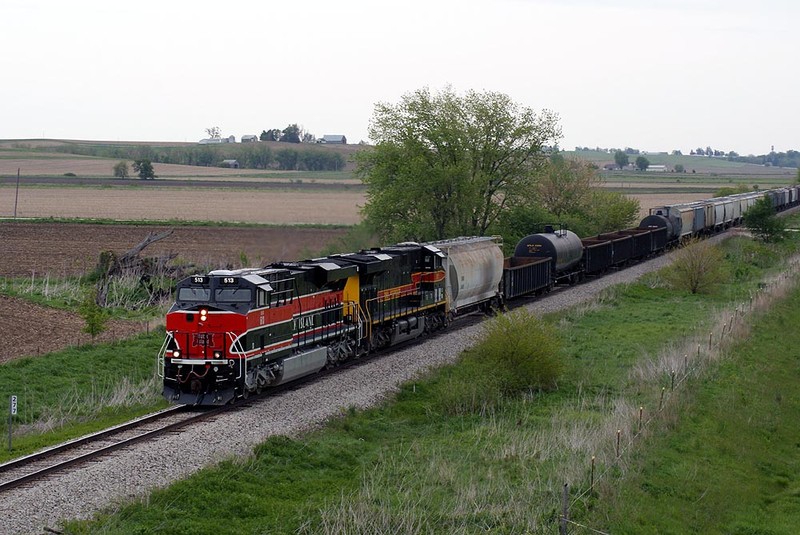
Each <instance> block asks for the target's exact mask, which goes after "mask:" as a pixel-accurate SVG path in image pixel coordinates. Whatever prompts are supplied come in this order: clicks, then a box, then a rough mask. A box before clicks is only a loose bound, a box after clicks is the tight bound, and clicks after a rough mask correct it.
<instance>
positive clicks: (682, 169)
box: [675, 163, 686, 173]
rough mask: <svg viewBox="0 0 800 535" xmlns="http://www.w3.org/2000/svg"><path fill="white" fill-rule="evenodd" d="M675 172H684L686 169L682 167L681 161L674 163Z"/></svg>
mask: <svg viewBox="0 0 800 535" xmlns="http://www.w3.org/2000/svg"><path fill="white" fill-rule="evenodd" d="M675 172H676V173H684V172H686V169H685V168H684V167H683V164H682V163H676V164H675Z"/></svg>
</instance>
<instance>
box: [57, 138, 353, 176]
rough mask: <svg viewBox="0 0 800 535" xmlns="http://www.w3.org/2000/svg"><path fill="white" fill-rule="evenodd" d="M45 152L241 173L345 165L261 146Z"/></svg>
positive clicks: (307, 152)
mask: <svg viewBox="0 0 800 535" xmlns="http://www.w3.org/2000/svg"><path fill="white" fill-rule="evenodd" d="M47 150H48V151H55V152H62V153H68V154H80V155H84V156H96V157H101V158H114V159H118V160H134V161H149V162H152V163H171V164H179V165H197V166H203V167H214V166H219V165H221V164H222V161H223V160H236V161H238V162H239V166H240V167H241V168H245V169H280V170H288V171H341V170H342V169H344V167H345V165H346V163H347V161H346V160H345V158H344V156H342V154H340V153H338V152H335V151H332V150H327V149H324V148H321V147H320V148H316V147H314V148H312V147H304V148H294V147H287V148H281V149H278V150H273V149H272V148H271V147H269V146H267V145H265V144H262V143H244V144H241V143H230V144H220V145H196V146H194V145H192V146H186V145H183V146H175V147H169V146H154V145H91V144H82V143H70V144H67V145H61V146H58V147H48V149H47Z"/></svg>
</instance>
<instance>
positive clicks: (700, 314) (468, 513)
mask: <svg viewBox="0 0 800 535" xmlns="http://www.w3.org/2000/svg"><path fill="white" fill-rule="evenodd" d="M723 247H724V250H725V253H726V255H727V258H728V260H727V264H728V269H729V274H730V277H729V282H728V283H727V284H725V285H724V286H723V287H722V288H720V289H719V291H718V292H717V293H715V294H713V295H710V296H697V295H691V294H687V293H681V292H676V291H673V290H670V289H669V288H667V287H665V286H664V284H663V282H662V281H663V277H662V276H660V275H658V274H656V275H651V276H647V277H645V279H644V280H643V281H641V282H638V283H635V284H631V285H626V286H622V287H619V288H615V289H612V290H610V291H607V292H605V293H604V294H603V295H602V297H601V298H599V299H597V300H595V301H594V302H592V303H590V304H588V305H585V306H581V307H578V308H577V309H575V310H571V311H568V312H565V313H561V314H556V315H553V316H551V317H549V318H548V319H547V321H548V322H549V323H550V324H551V325H552V326H553V327H554V328H556V329H557V330H558V332H559V333H561V338H562V344H563V349H562V355H563V359H564V363H565V365H566V368H567V370H566V372H565V375H564V377H563V378H562V380H561V381H560V383H559V387H558V389H557V390H555V391H552V392H549V393H543V392H538V391H534V392H529V393H528V394H526V395H524V396H516V397H507V398H504V399H501V400H500V401H499V402H498V403H488V404H481V403H480V402H478V403H473V404H470V403H467V404H461V405H454V404H453V403H452V399H453V392H454V390H457V389H462V391H463V392H464V393H465V394H466V395H468V396H474V395H476V391H475V390H474V389H472V388H471V387H472V385H473V384H474V382H475V381H476V380H477V379H478V378H476V377H472V376H470V375H469V371H468V370H467V371H465V368H464V367H458V366H456V367H448V368H444V369H442V370H440V371H438V372H436V373H434V374H433V375H432V376H431V377H430V378H429V379H425V380H421V381H419V382H416V383H415V384H407V385H404V386H403V387H402V388H401V389H400V391H399V393H398V394H397V396H396V398H395V399H394V400H392V401H391V402H389V403H387V404H386V405H385V406H383V407H379V408H376V409H372V410H368V411H363V412H359V411H352V410H351V411H348V412H347V414H343V416H342V418H340V419H337V420H334V421H332V422H330V423H329V424H328V425H327V426H326V427H325V428H324V429H322V430H320V431H317V432H314V433H311V434H309V435H307V436H304V437H299V438H294V439H290V438H286V437H275V438H272V439H270V440H268V441H267V442H265V443H264V444H263V445H261V446H259V447H258V448H257V449H256V452H255V455H254V456H253V457H252V458H249V459H245V460H237V461H228V462H225V463H222V465H221V466H219V467H217V468H212V469H206V470H203V471H201V472H200V473H199V474H197V475H195V476H194V477H192V478H190V479H188V480H187V481H183V482H179V483H177V484H175V485H173V486H172V487H170V488H168V489H166V490H163V491H158V492H155V493H154V494H153V495H152V496H151V497H149V498H148V499H147V503H146V504H144V503H139V504H132V505H130V506H127V507H124V508H122V510H121V511H119V512H117V513H115V514H112V515H109V516H106V515H103V516H101V517H99V519H98V520H96V521H95V522H94V523H90V524H83V523H75V524H71V525H70V527H69V529H70V530H71V532H94V531H102V530H105V531H106V532H115V533H116V532H119V533H129V532H147V531H150V530H155V529H159V530H170V531H177V532H184V533H189V532H191V533H215V532H221V531H236V532H278V533H284V532H328V533H343V532H346V533H359V532H360V533H373V532H403V533H405V532H456V533H466V532H477V531H493V532H499V533H521V532H548V533H551V532H553V531H554V530H555V529H556V528H555V526H556V521H557V518H558V514H559V511H560V492H561V488H562V485H563V483H564V482H568V483H569V484H570V485H571V486H572V496H573V500H574V502H575V503H574V504H573V507H572V509H571V512H572V514H573V517H575V518H578V519H581V520H585V521H586V522H590V521H591V522H593V523H594V527H597V528H600V529H603V528H606V529H612V528H615V527H616V526H618V525H621V524H616V523H614V522H606V521H603V522H599V521H598V520H597V518H595V517H592V516H590V515H591V514H593V512H595V511H600V510H602V508H603V507H609V508H612V507H613V505H607V502H606V501H603V500H606V499H608V500H609V502H608V503H610V498H606V496H608V489H610V488H613V487H619V486H621V485H625V484H626V481H628V480H632V478H633V477H635V474H633V472H634V469H633V468H632V464H633V463H634V462H636V461H637V460H638V459H639V458H640V457H641V458H642V459H645V460H647V459H650V458H651V455H650V453H649V448H650V445H651V444H658V441H659V440H662V441H668V440H669V437H671V436H673V434H672V432H671V426H669V425H666V424H664V423H663V421H662V418H655V414H656V413H657V411H658V407H659V405H660V404H661V403H662V398H661V396H662V395H663V394H662V392H664V390H662V389H664V388H666V390H667V392H668V391H669V386H670V381H671V371H672V370H676V369H677V370H679V381H678V383H679V386H678V388H677V390H676V392H679V393H680V395H670V394H669V392H668V394H667V397H666V403H667V405H669V406H670V407H674V406H677V405H678V401H677V399H680V400H683V401H682V403H685V404H686V405H687V406H689V407H691V404H690V403H689V402H688V401H689V399H690V398H691V397H692V396H693V394H692V393H693V392H698V394H697V396H698V399H702V396H703V395H704V392H706V391H707V390H708V389H714V388H718V387H719V386H718V380H719V378H720V377H722V378H724V377H725V373H726V370H725V369H726V367H727V366H733V367H734V368H733V369H740V370H746V369H747V364H746V361H742V360H739V359H738V358H736V357H735V356H736V355H737V354H738V350H732V351H730V355H729V357H728V358H727V359H725V360H724V362H725V364H724V365H723V367H722V368H718V367H717V365H716V364H715V362H716V360H715V359H717V358H719V357H720V355H721V354H722V353H721V351H720V349H719V348H720V344H721V343H722V342H721V341H720V336H719V332H720V325H721V324H725V325H728V324H733V320H731V319H730V317H729V315H725V314H721V313H720V312H719V311H720V310H725V309H730V308H731V307H733V306H735V305H737V304H739V305H741V303H742V302H748V299H749V297H750V296H751V295H752V293H753V292H756V291H757V290H758V288H759V284H760V281H761V280H762V279H763V278H764V277H765V276H767V275H768V274H770V273H774V272H775V271H776V270H778V269H781V268H782V267H781V266H780V261H779V256H780V255H781V254H788V253H789V252H794V251H795V249H796V244H795V243H792V244H790V245H789V244H787V245H784V246H783V247H781V248H766V247H762V246H756V245H754V244H753V243H752V242H750V241H749V240H747V239H744V238H735V239H732V240H730V241H729V242H728V243H726V244H725V245H724V246H723ZM798 301H800V298H798V297H797V296H795V297H794V298H793V300H792V301H790V302H789V303H790V304H789V305H786V306H788V307H789V308H786V309H783V308H782V309H780V313H779V314H778V315H777V316H770V317H768V318H767V319H766V320H763V321H765V323H763V325H768V322H770V321H777V322H780V321H782V320H781V319H780V318H781V314H782V313H786V314H788V313H789V312H788V310H792V311H793V312H792V314H795V315H796V314H798V313H799V312H797V309H798V306H800V305H799V304H798ZM737 317H739V316H738V315H737ZM756 319H757V318H756ZM737 321H738V320H737ZM761 325H762V324H759V327H758V328H759V329H761V328H763V327H761ZM709 331H715V332H716V333H717V335H715V336H712V339H713V340H712V343H710V344H709V347H710V348H711V349H708V348H706V346H705V344H706V340H708V338H709V335H708V333H709ZM736 332H737V331H734V332H733V334H731V335H729V336H728V337H727V338H726V339H725V340H726V341H725V343H732V341H733V340H734V335H735V334H736ZM695 336H697V337H698V338H696V339H695ZM784 340H786V338H785V337H784ZM687 341H688V346H686V345H684V344H685V343H687ZM698 343H701V344H702V345H703V349H702V351H698V352H697V354H695V353H694V351H693V350H692V351H689V350H688V349H687V347H690V348H694V346H695V345H696V344H698ZM737 347H738V346H737ZM685 355H686V356H685ZM711 357H713V358H711ZM682 366H685V369H686V370H688V371H690V377H692V378H693V379H691V380H687V381H681V380H680V378H681V377H682V376H680V373H681V370H683V369H684V368H682ZM738 366H744V368H737V367H738ZM795 366H796V363H795ZM720 374H722V375H720ZM787 375H788V374H787ZM749 376H750V377H751V379H753V380H755V379H764V380H767V379H768V377H767V376H762V375H761V374H752V373H751V374H749ZM770 379H771V378H770ZM459 385H460V386H459ZM753 388H754V389H755V388H756V387H755V386H753ZM799 388H800V387H798V386H797V382H796V381H792V380H785V381H783V383H781V386H780V388H779V391H780V392H781V394H782V397H783V398H786V399H788V398H790V396H797V395H798V394H800V390H798V389H799ZM478 394H479V392H478ZM705 395H707V394H705ZM753 397H754V398H755V397H756V396H753ZM770 397H771V398H772V399H775V397H774V396H770ZM478 401H480V400H478ZM470 406H472V410H470V409H469V407H470ZM640 406H641V407H644V415H645V417H644V421H645V422H647V421H649V420H651V418H655V419H654V420H653V421H652V422H650V423H649V424H645V431H646V433H645V434H649V435H656V436H657V437H659V438H657V439H655V440H648V441H641V440H636V441H635V444H634V446H633V447H631V445H630V442H631V441H632V440H633V436H634V435H636V433H637V431H638V414H639V411H638V407H640ZM454 407H461V408H455V409H454ZM464 407H467V410H464ZM685 410H686V411H688V410H689V409H685ZM745 413H746V411H745ZM659 414H664V413H659ZM686 414H687V415H689V414H690V413H688V412H687V413H686ZM755 416H758V413H756V414H755ZM676 418H677V417H676ZM775 424H776V425H778V423H777V422H775ZM715 425H716V424H715ZM715 425H710V426H706V425H702V426H698V429H699V430H700V431H702V433H709V434H712V435H713V434H715V433H716V432H717V429H716V428H715ZM617 429H619V430H621V444H622V451H623V455H622V462H620V461H619V460H618V459H617V456H616V454H615V446H614V442H615V434H616V430H617ZM745 430H746V429H745ZM787 440H788V439H787ZM789 442H790V443H791V444H794V443H793V442H791V440H789ZM791 444H790V446H789V447H790V448H791V447H793V446H792V445H791ZM686 449H690V448H686ZM631 451H633V452H634V453H633V454H632V453H631ZM632 455H633V456H632ZM592 456H595V457H596V463H597V474H598V479H597V481H596V487H595V491H594V492H589V489H588V484H589V462H590V461H589V460H590V459H591V458H592ZM726 468H728V469H729V470H730V471H735V470H736V466H726ZM601 475H602V477H601ZM748 475H751V474H748ZM753 475H755V474H753ZM762 476H763V477H765V478H768V479H769V478H773V479H774V478H775V475H774V474H771V473H770V471H764V470H762ZM781 477H782V478H783V479H789V478H790V476H788V475H784V476H781ZM652 484H655V485H656V486H658V488H662V489H667V488H671V487H666V486H662V483H661V482H658V483H652ZM672 484H674V485H676V488H675V489H674V490H669V491H665V492H668V493H673V494H675V495H680V493H681V492H682V489H681V487H680V485H681V481H675V482H674V483H672ZM776 484H779V482H778V483H776ZM604 489H605V490H604ZM717 492H718V493H721V492H723V491H722V490H719V491H717ZM579 495H581V496H582V497H581V498H576V497H577V496H579ZM654 511H656V512H657V508H656V506H655V505H654V506H653V508H651V509H649V510H648V511H647V512H646V513H645V514H644V518H642V520H641V521H640V522H639V525H650V522H652V519H650V517H649V515H651V514H655V513H654ZM609 526H610V527H609ZM701 531H702V530H701Z"/></svg>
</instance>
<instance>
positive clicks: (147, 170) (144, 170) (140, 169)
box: [133, 160, 156, 180]
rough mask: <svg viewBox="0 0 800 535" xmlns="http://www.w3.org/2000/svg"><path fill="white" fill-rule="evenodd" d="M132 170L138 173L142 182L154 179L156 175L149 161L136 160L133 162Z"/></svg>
mask: <svg viewBox="0 0 800 535" xmlns="http://www.w3.org/2000/svg"><path fill="white" fill-rule="evenodd" d="M133 170H134V171H135V172H137V173H139V178H141V179H142V180H148V179H153V178H156V173H155V170H154V169H153V164H152V163H151V162H150V160H136V161H135V162H133Z"/></svg>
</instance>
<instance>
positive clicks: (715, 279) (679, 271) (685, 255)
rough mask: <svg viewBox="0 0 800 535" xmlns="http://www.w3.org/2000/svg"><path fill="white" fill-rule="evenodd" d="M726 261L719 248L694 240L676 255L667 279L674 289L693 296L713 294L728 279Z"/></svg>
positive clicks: (706, 242) (704, 241)
mask: <svg viewBox="0 0 800 535" xmlns="http://www.w3.org/2000/svg"><path fill="white" fill-rule="evenodd" d="M724 260H725V255H724V254H723V253H722V251H720V250H719V248H717V247H715V246H713V245H711V244H710V243H708V241H707V240H698V239H694V240H692V241H690V242H689V243H688V244H687V245H686V246H685V247H683V248H681V249H680V250H679V251H678V252H677V253H675V259H674V261H673V262H672V265H671V266H670V269H669V270H668V271H667V279H668V280H669V282H670V283H671V284H672V286H673V287H674V288H679V289H682V290H686V291H688V292H690V293H693V294H696V293H706V292H712V291H713V290H714V288H715V287H716V286H717V285H718V284H719V283H721V282H723V281H724V280H725V278H726V273H725V269H724V263H723V262H724Z"/></svg>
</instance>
